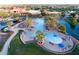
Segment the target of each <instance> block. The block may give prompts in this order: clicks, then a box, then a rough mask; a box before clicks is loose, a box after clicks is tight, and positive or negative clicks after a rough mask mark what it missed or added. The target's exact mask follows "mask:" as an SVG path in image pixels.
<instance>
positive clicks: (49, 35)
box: [45, 32, 62, 44]
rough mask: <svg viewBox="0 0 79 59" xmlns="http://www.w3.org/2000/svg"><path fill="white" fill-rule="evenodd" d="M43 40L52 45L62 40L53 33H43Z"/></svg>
mask: <svg viewBox="0 0 79 59" xmlns="http://www.w3.org/2000/svg"><path fill="white" fill-rule="evenodd" d="M45 39H47V40H49V41H50V42H52V43H54V44H60V43H62V39H61V38H60V37H59V36H58V35H57V34H56V33H55V32H47V33H45Z"/></svg>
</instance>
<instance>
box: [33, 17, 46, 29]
mask: <svg viewBox="0 0 79 59" xmlns="http://www.w3.org/2000/svg"><path fill="white" fill-rule="evenodd" d="M33 22H34V23H35V24H34V29H35V30H40V31H44V30H45V26H44V18H33Z"/></svg>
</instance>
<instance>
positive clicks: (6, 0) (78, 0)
mask: <svg viewBox="0 0 79 59" xmlns="http://www.w3.org/2000/svg"><path fill="white" fill-rule="evenodd" d="M0 4H79V0H0Z"/></svg>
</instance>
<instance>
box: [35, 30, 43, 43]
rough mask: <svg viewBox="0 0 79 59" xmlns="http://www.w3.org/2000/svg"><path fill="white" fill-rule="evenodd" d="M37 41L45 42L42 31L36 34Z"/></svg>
mask: <svg viewBox="0 0 79 59" xmlns="http://www.w3.org/2000/svg"><path fill="white" fill-rule="evenodd" d="M36 39H37V40H38V42H43V41H44V34H43V32H41V31H39V30H38V31H37V32H36Z"/></svg>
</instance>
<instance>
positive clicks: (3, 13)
mask: <svg viewBox="0 0 79 59" xmlns="http://www.w3.org/2000/svg"><path fill="white" fill-rule="evenodd" d="M8 16H9V14H8V13H7V12H3V11H0V17H3V18H6V17H8Z"/></svg>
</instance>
